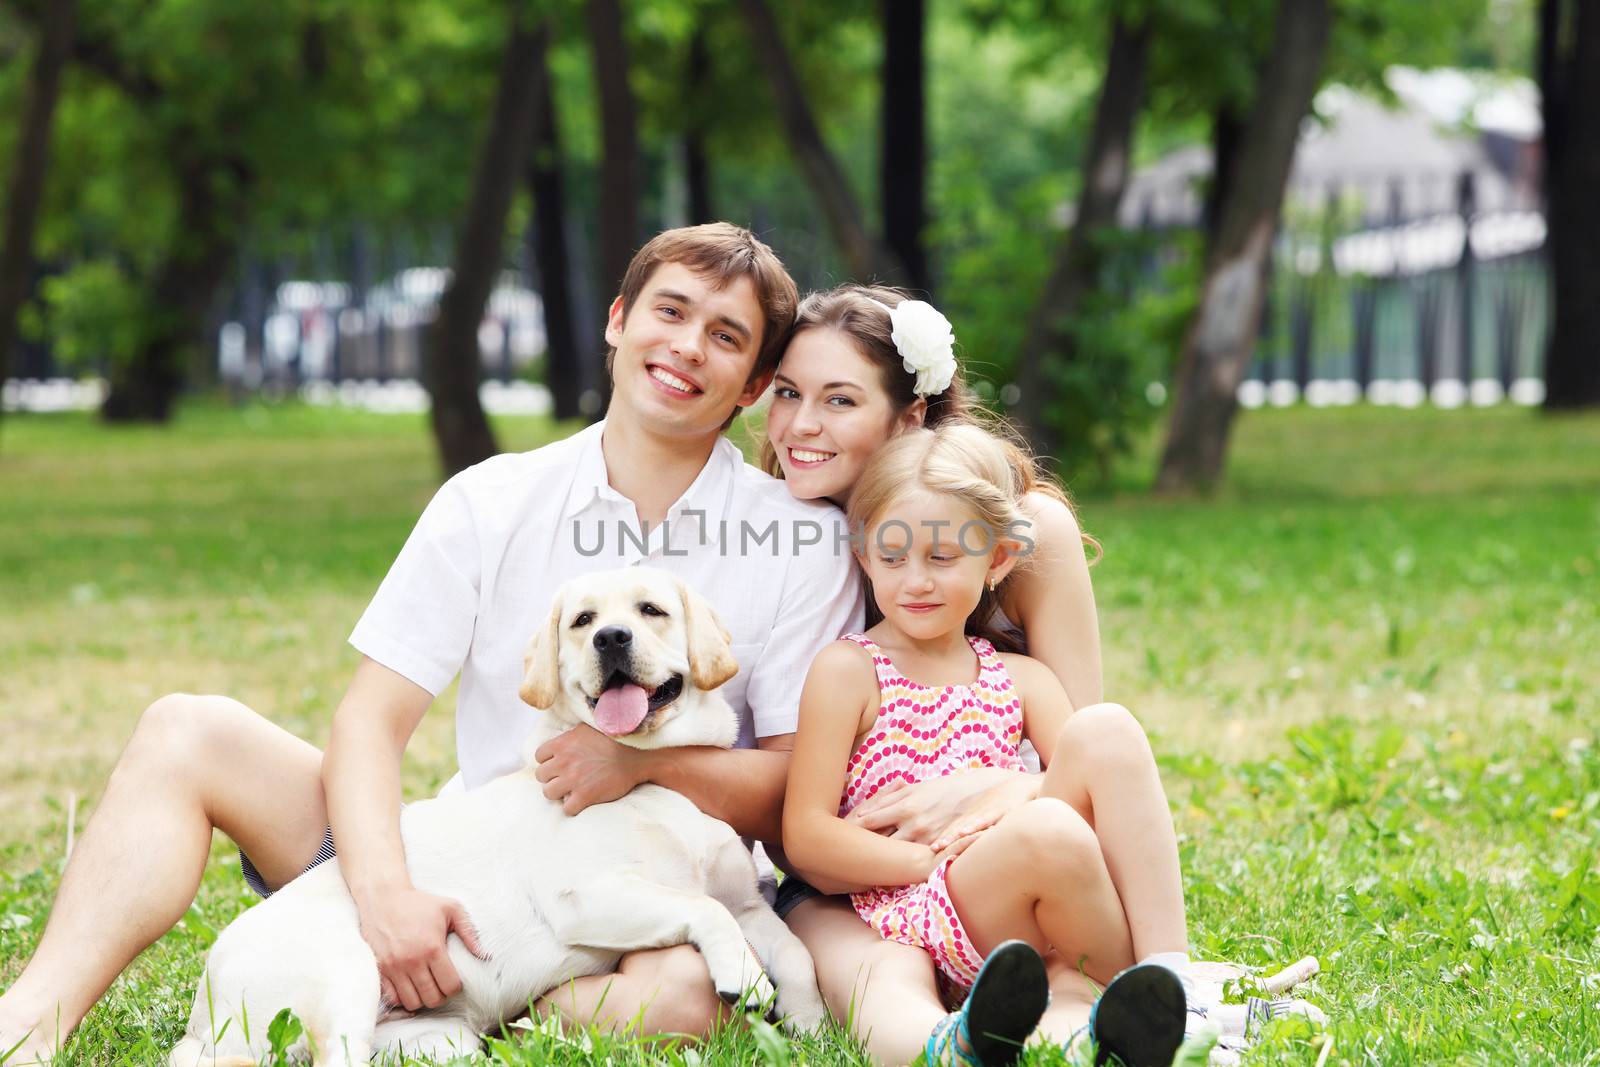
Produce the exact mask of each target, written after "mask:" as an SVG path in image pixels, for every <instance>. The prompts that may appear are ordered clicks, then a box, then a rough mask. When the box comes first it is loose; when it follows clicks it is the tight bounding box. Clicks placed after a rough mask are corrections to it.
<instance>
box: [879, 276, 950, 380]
mask: <svg viewBox="0 0 1600 1067" xmlns="http://www.w3.org/2000/svg"><path fill="white" fill-rule="evenodd" d="M872 302H873V303H874V304H877V305H878V306H879V307H881V308H883V310H885V311H887V312H888V313H889V326H890V330H891V333H890V335H889V336H890V339H891V340H893V341H894V347H895V351H897V352H899V353H900V362H901V364H902V365H903V366H904V367H905V369H906V373H907V374H915V375H916V376H917V384H916V385H915V386H914V387H913V388H912V392H914V393H916V394H917V395H918V396H920V397H922V398H923V399H927V398H928V397H930V396H934V395H936V394H938V393H942V392H944V391H945V390H946V389H948V388H950V382H951V380H952V379H954V378H955V376H956V335H955V330H953V329H952V328H951V326H950V320H949V319H947V318H945V317H944V315H942V314H941V313H940V312H939V309H938V308H936V307H934V306H933V305H932V304H930V303H928V302H927V301H926V300H902V301H900V303H899V304H897V305H896V306H894V307H890V306H889V305H888V304H885V303H883V302H882V301H881V300H873V301H872Z"/></svg>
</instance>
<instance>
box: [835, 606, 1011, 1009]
mask: <svg viewBox="0 0 1600 1067" xmlns="http://www.w3.org/2000/svg"><path fill="white" fill-rule="evenodd" d="M844 640H846V641H854V642H855V643H856V644H858V645H860V646H861V647H862V648H864V649H866V650H867V652H868V653H869V654H870V655H871V656H872V664H873V667H874V669H876V671H877V673H878V693H879V701H878V718H877V721H876V722H874V723H873V724H872V729H871V730H870V731H868V733H867V736H866V738H865V739H864V740H863V741H862V742H861V744H860V745H859V746H858V747H857V748H856V750H855V752H854V754H852V755H851V757H850V764H849V767H848V768H847V770H846V777H845V785H844V795H843V796H841V797H840V798H839V814H840V815H841V816H843V815H845V814H847V813H848V812H849V811H850V810H851V809H852V808H854V807H855V806H856V805H857V804H860V803H861V802H862V801H864V800H866V799H867V798H868V797H870V796H872V795H873V794H875V793H877V792H878V790H880V789H882V788H883V787H884V786H887V785H890V784H892V783H894V782H921V781H924V780H925V779H928V778H938V777H941V776H943V775H946V774H953V773H955V772H957V771H964V770H970V769H973V768H977V767H1003V768H1005V769H1007V770H1014V771H1026V770H1027V766H1026V765H1025V764H1024V763H1023V761H1022V758H1021V756H1020V755H1019V754H1018V751H1017V750H1018V747H1019V746H1020V745H1021V744H1022V700H1021V699H1020V698H1019V697H1018V696H1017V690H1016V686H1015V685H1014V684H1013V683H1012V681H1011V675H1010V674H1009V673H1008V672H1007V671H1006V668H1005V664H1003V663H1001V662H1000V656H999V654H998V653H996V652H995V650H994V646H993V645H991V644H990V643H989V642H988V641H985V640H984V639H983V638H981V637H968V638H967V641H968V642H969V643H970V644H971V645H972V650H973V651H974V652H976V653H977V654H978V677H977V680H976V681H974V682H973V683H972V684H971V685H951V686H927V685H920V684H918V683H916V682H913V681H912V680H911V679H909V678H907V677H906V676H905V675H903V674H901V673H900V671H899V669H898V668H897V667H895V665H894V663H892V662H891V661H890V659H889V657H888V656H887V655H885V654H884V651H883V649H881V648H879V647H878V645H877V643H876V642H874V641H873V640H872V639H871V638H870V637H867V636H866V635H865V634H847V635H845V637H844ZM949 867H950V862H949V861H946V862H944V863H942V864H940V865H939V867H938V869H937V870H935V871H934V872H933V874H932V875H931V876H929V878H928V880H927V881H926V882H922V883H920V884H918V885H907V886H894V887H880V888H877V889H869V890H867V891H865V892H862V893H852V894H850V901H851V903H853V904H854V905H855V909H856V913H857V914H858V915H860V916H861V918H862V919H864V920H865V921H866V922H867V923H868V924H869V925H871V926H872V928H873V929H875V930H877V931H878V933H879V934H880V935H882V936H883V937H884V938H885V939H886V940H889V941H898V942H900V943H901V944H905V945H914V946H916V947H918V948H922V949H926V950H927V952H928V953H929V954H930V955H931V956H933V961H934V964H935V966H937V967H938V969H939V971H940V972H941V973H942V974H943V975H944V976H945V977H946V978H948V979H949V980H950V981H951V982H953V983H955V984H956V985H958V986H960V987H961V988H963V989H965V988H967V987H969V986H971V985H972V981H973V979H974V978H976V977H977V975H978V968H979V967H981V966H982V965H983V958H982V957H981V956H980V955H979V954H978V951H977V949H975V948H974V947H973V945H972V941H971V940H970V939H969V938H968V937H967V932H966V930H965V929H963V928H962V926H961V918H960V916H958V915H957V914H956V909H955V905H954V904H952V903H951V902H950V893H949V891H948V890H947V889H946V888H945V873H946V871H947V870H948V869H949Z"/></svg>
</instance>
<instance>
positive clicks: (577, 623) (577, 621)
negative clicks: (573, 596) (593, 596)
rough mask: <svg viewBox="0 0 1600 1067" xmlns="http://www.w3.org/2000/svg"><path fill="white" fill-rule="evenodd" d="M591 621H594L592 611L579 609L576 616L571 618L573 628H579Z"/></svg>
mask: <svg viewBox="0 0 1600 1067" xmlns="http://www.w3.org/2000/svg"><path fill="white" fill-rule="evenodd" d="M591 622H594V612H592V611H580V612H578V615H577V617H576V618H574V619H573V620H572V628H573V629H574V630H579V629H582V628H583V627H585V626H588V625H589V624H590V623H591Z"/></svg>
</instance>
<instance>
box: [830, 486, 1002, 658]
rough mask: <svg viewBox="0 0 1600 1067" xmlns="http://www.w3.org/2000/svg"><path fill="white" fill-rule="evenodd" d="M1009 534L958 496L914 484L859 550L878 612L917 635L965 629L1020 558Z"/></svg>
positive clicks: (915, 637) (874, 524)
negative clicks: (987, 590) (990, 588)
mask: <svg viewBox="0 0 1600 1067" xmlns="http://www.w3.org/2000/svg"><path fill="white" fill-rule="evenodd" d="M1005 533H1006V531H1004V530H998V531H994V530H990V528H989V524H988V523H986V522H984V521H983V520H982V519H980V518H978V516H977V515H976V514H975V513H974V512H973V511H972V509H971V508H969V507H967V506H966V504H964V503H962V502H961V500H960V499H959V498H957V497H953V496H949V495H947V494H944V493H934V492H930V491H928V490H926V489H915V490H912V491H911V492H909V493H907V494H906V495H904V496H901V497H898V498H896V499H895V500H894V501H892V502H891V503H890V504H889V505H888V506H887V507H885V508H884V509H883V512H882V514H881V515H879V516H878V517H877V518H875V519H874V520H873V521H872V523H871V524H870V525H869V526H868V527H867V530H866V536H865V543H864V544H863V545H862V546H861V549H860V551H861V553H862V560H861V565H862V569H863V570H865V571H866V573H867V577H868V578H869V579H870V580H871V582H872V594H873V598H874V599H875V600H877V602H878V610H880V611H882V612H883V617H884V618H885V619H887V620H888V621H890V622H892V623H893V624H894V625H895V626H896V627H897V628H898V629H899V630H900V631H901V632H902V633H904V634H905V635H906V636H908V637H910V638H912V639H913V640H928V639H932V638H936V637H941V636H943V635H945V634H949V633H952V632H960V631H961V629H962V628H963V626H965V624H966V621H967V617H968V616H969V615H971V614H972V610H973V609H974V608H976V607H977V606H978V599H979V598H980V597H981V596H982V595H983V587H984V585H985V584H987V583H988V581H989V579H990V578H991V577H993V578H994V579H995V580H996V581H999V580H1000V579H1002V578H1004V577H1005V575H1006V574H1007V572H1009V571H1010V570H1011V568H1012V566H1013V565H1014V564H1015V562H1016V559H1015V556H1014V555H1013V553H1012V551H1011V546H1010V544H1009V543H1008V542H1005V541H1001V540H1000V537H1001V536H1003V535H1004V534H1005Z"/></svg>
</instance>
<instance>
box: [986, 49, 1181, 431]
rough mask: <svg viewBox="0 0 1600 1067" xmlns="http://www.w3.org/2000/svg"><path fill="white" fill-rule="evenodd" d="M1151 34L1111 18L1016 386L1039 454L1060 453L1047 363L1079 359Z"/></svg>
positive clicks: (1121, 185)
mask: <svg viewBox="0 0 1600 1067" xmlns="http://www.w3.org/2000/svg"><path fill="white" fill-rule="evenodd" d="M1149 46H1150V34H1149V30H1148V28H1147V27H1146V26H1144V25H1139V26H1129V25H1128V23H1127V22H1125V21H1124V20H1123V19H1122V18H1120V17H1118V18H1114V19H1113V20H1112V25H1111V45H1110V48H1109V50H1108V55H1107V59H1106V73H1105V80H1104V81H1103V82H1102V83H1101V86H1100V100H1099V103H1098V104H1096V105H1095V113H1094V128H1093V130H1092V131H1091V133H1090V135H1089V154H1088V156H1087V157H1086V158H1085V159H1084V162H1083V189H1082V191H1081V192H1080V193H1079V194H1078V211H1077V216H1076V217H1075V218H1074V219H1073V223H1072V229H1071V230H1070V231H1068V233H1067V235H1066V237H1064V238H1063V239H1062V242H1061V245H1060V247H1059V249H1058V251H1057V253H1056V262H1055V267H1054V269H1053V270H1052V271H1051V272H1050V278H1049V280H1047V281H1046V282H1045V286H1044V292H1043V293H1042V294H1041V296H1040V298H1039V303H1038V305H1037V307H1036V308H1035V309H1034V312H1033V316H1032V318H1030V319H1029V321H1028V333H1027V339H1026V340H1025V341H1024V342H1023V345H1022V353H1021V360H1022V363H1021V366H1020V367H1019V368H1018V375H1017V386H1018V388H1019V390H1020V392H1021V397H1020V398H1019V400H1018V404H1017V409H1016V415H1017V419H1018V421H1019V422H1021V424H1022V427H1023V429H1024V431H1025V432H1026V433H1027V434H1028V435H1029V437H1030V438H1031V440H1032V441H1033V445H1034V448H1035V449H1036V450H1037V451H1038V453H1039V455H1041V456H1051V455H1054V454H1055V451H1056V447H1057V437H1056V433H1055V431H1054V429H1053V428H1052V427H1051V426H1050V423H1049V420H1048V419H1047V418H1046V417H1045V413H1046V412H1047V411H1048V410H1049V405H1050V400H1051V397H1052V396H1053V395H1054V389H1053V387H1052V384H1051V382H1050V376H1049V375H1048V374H1047V373H1046V369H1045V368H1046V365H1047V364H1057V365H1062V366H1064V365H1067V364H1070V363H1072V362H1073V360H1075V359H1076V358H1077V349H1078V341H1077V335H1076V332H1075V330H1076V327H1077V321H1076V318H1077V314H1078V310H1079V309H1080V308H1081V307H1082V305H1083V300H1084V298H1085V297H1086V296H1088V295H1089V294H1090V293H1092V292H1093V291H1094V290H1095V289H1096V288H1098V286H1099V284H1100V274H1101V261H1102V259H1103V256H1102V249H1101V247H1100V244H1099V240H1098V238H1099V235H1100V233H1101V232H1102V231H1104V230H1106V229H1109V228H1112V227H1115V226H1116V224H1117V207H1118V205H1119V204H1121V203H1122V196H1123V193H1124V192H1126V191H1127V188H1128V175H1129V173H1130V171H1131V167H1132V161H1133V130H1134V122H1135V120H1136V119H1137V118H1138V115H1139V108H1140V106H1141V101H1142V100H1143V97H1144V89H1145V60H1146V58H1147V56H1148V53H1149Z"/></svg>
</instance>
